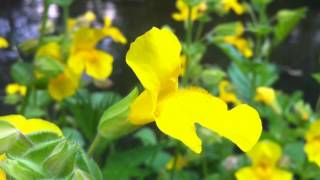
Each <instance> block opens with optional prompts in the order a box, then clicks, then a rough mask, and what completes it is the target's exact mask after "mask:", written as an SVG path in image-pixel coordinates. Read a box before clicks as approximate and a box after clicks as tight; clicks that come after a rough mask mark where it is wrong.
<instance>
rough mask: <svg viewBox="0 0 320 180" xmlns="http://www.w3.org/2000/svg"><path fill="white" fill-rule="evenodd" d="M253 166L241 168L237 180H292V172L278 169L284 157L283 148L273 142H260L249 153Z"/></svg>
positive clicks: (237, 173)
mask: <svg viewBox="0 0 320 180" xmlns="http://www.w3.org/2000/svg"><path fill="white" fill-rule="evenodd" d="M247 155H248V156H249V158H250V159H251V162H252V166H249V167H244V168H241V169H240V170H238V171H237V172H236V178H237V180H291V179H292V178H293V175H292V173H291V172H288V171H285V170H282V169H280V168H278V167H277V163H278V161H279V160H280V158H281V156H282V150H281V147H280V146H279V145H278V144H277V143H275V142H272V141H268V140H264V141H260V142H258V143H257V144H256V145H255V146H254V147H253V148H252V150H251V151H249V152H248V153H247Z"/></svg>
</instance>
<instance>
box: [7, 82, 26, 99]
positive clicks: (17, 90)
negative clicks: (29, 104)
mask: <svg viewBox="0 0 320 180" xmlns="http://www.w3.org/2000/svg"><path fill="white" fill-rule="evenodd" d="M26 93H27V87H26V86H24V85H21V84H18V83H11V84H8V85H7V86H6V94H7V95H14V94H19V95H21V96H25V95H26Z"/></svg>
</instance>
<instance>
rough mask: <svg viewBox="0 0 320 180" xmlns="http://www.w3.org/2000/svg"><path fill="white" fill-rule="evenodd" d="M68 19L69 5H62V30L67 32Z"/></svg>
mask: <svg viewBox="0 0 320 180" xmlns="http://www.w3.org/2000/svg"><path fill="white" fill-rule="evenodd" d="M68 19H69V6H68V5H65V6H63V23H64V32H65V34H68Z"/></svg>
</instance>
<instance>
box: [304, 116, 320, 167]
mask: <svg viewBox="0 0 320 180" xmlns="http://www.w3.org/2000/svg"><path fill="white" fill-rule="evenodd" d="M305 139H306V144H305V146H304V151H305V152H306V154H307V156H308V160H309V161H310V162H314V163H316V164H317V165H318V166H319V167H320V120H317V121H315V122H313V123H312V124H311V126H310V128H309V130H308V132H307V133H306V135H305Z"/></svg>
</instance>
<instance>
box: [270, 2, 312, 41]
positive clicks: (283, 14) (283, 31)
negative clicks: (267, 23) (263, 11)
mask: <svg viewBox="0 0 320 180" xmlns="http://www.w3.org/2000/svg"><path fill="white" fill-rule="evenodd" d="M306 11H307V9H306V8H298V9H295V10H280V11H279V12H278V13H277V15H276V18H277V21H278V23H277V25H276V26H275V28H274V33H275V44H276V45H277V44H279V43H280V42H282V41H283V40H284V39H285V38H286V37H287V36H288V35H289V33H290V32H291V31H292V30H293V29H294V27H295V26H296V25H297V24H298V23H299V22H300V20H301V19H302V18H304V17H305V14H306Z"/></svg>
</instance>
